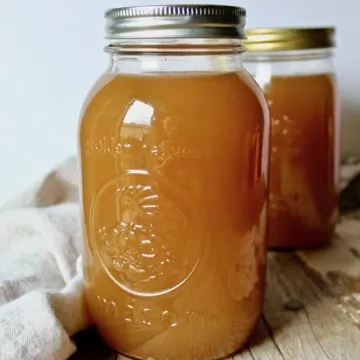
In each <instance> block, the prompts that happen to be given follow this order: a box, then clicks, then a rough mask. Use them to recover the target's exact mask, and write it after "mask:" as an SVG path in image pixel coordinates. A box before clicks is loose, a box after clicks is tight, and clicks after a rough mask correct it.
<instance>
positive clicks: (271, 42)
mask: <svg viewBox="0 0 360 360" xmlns="http://www.w3.org/2000/svg"><path fill="white" fill-rule="evenodd" d="M335 33H336V28H335V27H302V28H301V27H299V28H285V27H284V28H254V29H249V30H247V31H246V40H244V41H243V44H244V46H245V47H246V48H247V50H248V51H249V52H275V51H287V50H311V49H326V48H333V47H335V46H336V44H335Z"/></svg>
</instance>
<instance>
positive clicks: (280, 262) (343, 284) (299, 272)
mask: <svg viewBox="0 0 360 360" xmlns="http://www.w3.org/2000/svg"><path fill="white" fill-rule="evenodd" d="M75 341H76V343H77V344H78V348H79V351H78V352H77V353H76V354H75V355H74V356H72V357H71V360H110V359H111V360H115V359H117V360H120V359H125V358H124V357H122V356H117V355H115V354H113V353H112V351H111V350H110V349H108V348H107V347H106V346H105V345H104V344H103V343H102V341H101V340H100V339H99V338H98V336H97V335H96V333H95V332H94V331H90V332H87V333H83V334H80V335H78V336H77V338H76V339H75ZM230 359H235V360H283V359H286V360H293V359H295V360H323V359H324V360H325V359H326V360H328V359H331V360H352V359H353V360H360V217H358V216H355V215H352V216H347V217H343V218H342V219H341V220H340V222H339V224H338V226H337V231H336V236H335V237H334V240H333V243H332V244H331V246H329V247H327V248H324V249H321V250H315V251H314V250H312V251H298V252H282V253H279V252H277V253H275V252H270V253H269V255H268V283H267V294H266V300H265V306H264V311H263V316H262V318H261V321H260V322H259V324H258V327H257V329H256V331H255V332H254V335H253V337H252V338H251V340H250V341H249V344H248V346H247V347H246V348H245V349H243V351H242V352H241V353H239V354H237V355H235V356H233V357H232V358H230ZM155 360H157V359H155ZM160 360H164V359H160ZM189 360H191V359H189Z"/></svg>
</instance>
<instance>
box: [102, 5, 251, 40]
mask: <svg viewBox="0 0 360 360" xmlns="http://www.w3.org/2000/svg"><path fill="white" fill-rule="evenodd" d="M105 20H106V38H108V39H113V40H116V39H161V38H163V39H169V38H192V39H194V38H195V39H196V38H198V39H199V38H202V39H206V38H207V39H208V38H229V39H245V38H246V37H245V32H244V28H245V20H246V10H245V9H244V8H241V7H234V6H222V5H221V6H220V5H158V6H135V7H123V8H116V9H109V10H107V11H106V12H105Z"/></svg>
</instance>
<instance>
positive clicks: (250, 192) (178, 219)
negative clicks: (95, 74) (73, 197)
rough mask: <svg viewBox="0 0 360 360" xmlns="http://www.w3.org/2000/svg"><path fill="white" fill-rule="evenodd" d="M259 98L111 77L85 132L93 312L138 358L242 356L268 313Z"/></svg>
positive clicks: (205, 84) (193, 81)
mask: <svg viewBox="0 0 360 360" xmlns="http://www.w3.org/2000/svg"><path fill="white" fill-rule="evenodd" d="M264 104H265V106H266V102H265V99H264V98H263V97H261V94H259V90H258V89H257V87H256V86H254V83H253V81H252V79H251V78H250V77H249V76H248V75H247V74H243V73H240V74H237V73H225V74H213V75H212V74H197V75H196V74H194V75H173V76H172V75H146V76H135V75H134V76H132V75H106V76H104V77H103V78H102V79H101V80H100V81H99V82H98V84H97V85H96V86H95V88H94V90H93V91H92V93H91V94H90V96H89V98H88V100H87V104H86V105H85V108H84V111H83V117H82V122H81V126H80V155H81V172H82V198H83V199H82V200H83V221H84V238H85V250H84V275H85V294H86V300H87V303H88V306H89V309H90V312H91V314H92V317H93V320H94V323H95V325H96V327H97V328H98V330H99V332H100V334H101V335H102V336H103V338H104V339H105V341H106V342H107V343H108V344H109V345H110V346H111V347H112V348H114V349H116V350H117V351H118V352H120V353H123V354H126V355H129V356H132V357H135V358H140V359H147V358H150V357H151V358H153V359H156V360H166V359H177V360H180V359H182V360H190V359H191V360H196V359H198V360H205V359H214V358H220V357H223V356H225V355H228V354H230V353H233V352H235V351H236V350H237V349H239V348H240V347H241V346H242V345H243V344H244V342H245V341H246V339H247V338H248V336H249V334H250V332H251V331H252V329H253V327H254V324H255V323H256V321H257V319H258V317H259V314H260V312H261V308H262V302H263V295H264V281H265V279H264V271H265V250H266V246H265V226H266V216H267V167H268V165H267V163H268V160H267V157H268V153H267V136H268V132H269V129H268V127H269V124H268V123H266V122H264V113H263V109H264Z"/></svg>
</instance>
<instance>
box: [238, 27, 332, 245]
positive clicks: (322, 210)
mask: <svg viewBox="0 0 360 360" xmlns="http://www.w3.org/2000/svg"><path fill="white" fill-rule="evenodd" d="M334 32H335V31H334V29H333V28H316V29H310V28H303V29H285V28H283V29H281V28H280V29H254V30H249V31H248V32H247V33H246V35H247V40H246V41H245V46H246V47H247V50H248V52H247V54H246V55H245V60H244V66H245V68H246V69H247V70H248V71H249V72H250V73H251V74H252V75H253V76H254V78H255V80H256V81H257V82H258V84H259V85H260V87H261V88H262V89H263V90H264V92H265V95H266V98H267V101H268V105H269V108H270V116H271V140H270V143H271V150H270V175H269V177H270V184H269V190H270V194H269V231H268V246H269V247H271V248H278V247H279V248H284V247H315V246H320V245H324V244H326V243H328V242H329V241H330V240H331V237H332V235H333V231H334V225H335V221H336V218H337V193H338V191H337V190H338V189H337V182H338V158H339V116H338V108H337V95H336V82H335V80H336V79H335V73H334V67H333V47H334Z"/></svg>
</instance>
